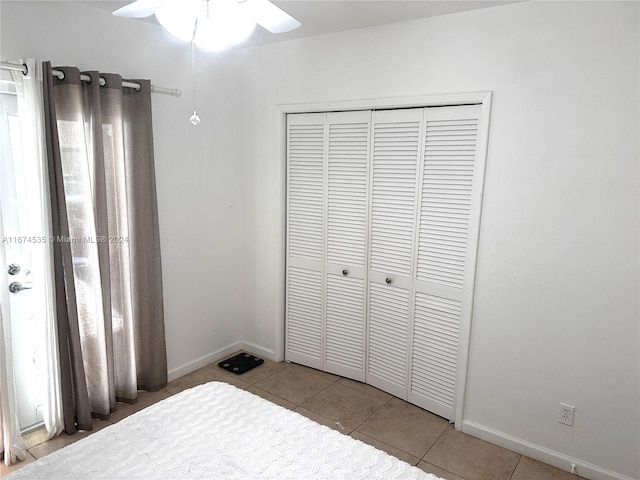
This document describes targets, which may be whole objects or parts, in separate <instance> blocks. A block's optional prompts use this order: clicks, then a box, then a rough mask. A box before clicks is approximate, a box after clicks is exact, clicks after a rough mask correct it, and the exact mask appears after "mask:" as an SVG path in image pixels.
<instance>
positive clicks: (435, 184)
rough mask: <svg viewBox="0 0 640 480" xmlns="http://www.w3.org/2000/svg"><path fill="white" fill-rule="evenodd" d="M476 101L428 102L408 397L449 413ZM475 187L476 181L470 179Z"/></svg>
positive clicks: (473, 156)
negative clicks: (434, 104)
mask: <svg viewBox="0 0 640 480" xmlns="http://www.w3.org/2000/svg"><path fill="white" fill-rule="evenodd" d="M479 115H480V106H477V105H470V106H459V107H441V108H430V109H427V113H426V122H425V143H424V152H423V158H422V161H423V166H422V168H423V173H422V181H421V194H420V206H419V229H418V241H417V246H418V251H417V262H416V263H417V268H416V281H415V290H416V293H415V313H414V330H413V352H412V368H411V388H410V392H409V400H410V401H411V402H413V403H415V404H417V405H419V406H421V407H424V408H426V409H427V410H430V411H432V412H434V413H437V414H438V415H441V416H443V417H445V418H448V419H453V418H454V414H455V394H456V369H457V362H458V353H459V338H460V323H461V318H462V315H463V308H469V302H464V297H465V295H464V293H465V292H464V288H465V279H467V278H470V277H472V275H470V272H469V269H470V268H475V265H470V264H469V262H468V261H467V259H468V256H469V228H470V219H471V211H472V208H477V205H474V204H473V198H474V190H473V189H474V177H475V168H476V150H477V147H476V146H477V136H478V123H479ZM476 188H477V186H476Z"/></svg>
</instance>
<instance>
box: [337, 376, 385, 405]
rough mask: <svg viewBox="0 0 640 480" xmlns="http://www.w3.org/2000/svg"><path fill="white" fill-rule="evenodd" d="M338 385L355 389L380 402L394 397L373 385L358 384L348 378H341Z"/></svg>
mask: <svg viewBox="0 0 640 480" xmlns="http://www.w3.org/2000/svg"><path fill="white" fill-rule="evenodd" d="M336 383H339V384H340V385H345V386H347V387H351V388H354V389H356V390H358V391H360V392H362V393H366V394H367V395H370V396H372V397H374V398H378V399H380V400H385V401H386V400H390V399H391V398H392V397H393V395H391V394H390V393H387V392H383V391H382V390H380V389H377V388H376V387H372V386H371V385H367V384H366V383H362V382H358V381H356V380H350V379H348V378H340V379H339V380H338V381H337V382H336Z"/></svg>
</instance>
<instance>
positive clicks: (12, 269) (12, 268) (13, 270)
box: [7, 263, 20, 275]
mask: <svg viewBox="0 0 640 480" xmlns="http://www.w3.org/2000/svg"><path fill="white" fill-rule="evenodd" d="M7 272H8V273H9V275H17V274H19V273H20V265H18V264H17V263H12V264H11V265H9V268H8V269H7Z"/></svg>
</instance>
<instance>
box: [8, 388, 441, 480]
mask: <svg viewBox="0 0 640 480" xmlns="http://www.w3.org/2000/svg"><path fill="white" fill-rule="evenodd" d="M6 478H7V479H11V480H18V479H29V480H36V479H43V480H45V479H46V480H52V479H65V480H66V479H154V480H160V479H209V478H211V479H238V480H252V479H291V480H306V479H373V478H375V479H423V480H435V479H438V477H436V476H434V475H431V474H428V473H425V472H423V471H421V470H419V469H417V468H415V467H412V466H410V465H409V464H407V463H404V462H402V461H400V460H398V459H397V458H395V457H392V456H390V455H387V454H386V453H384V452H382V451H380V450H377V449H375V448H373V447H371V446H369V445H366V444H364V443H362V442H360V441H358V440H355V439H353V438H351V437H348V436H346V435H343V434H341V433H339V432H337V431H334V430H332V429H330V428H328V427H325V426H323V425H319V424H317V423H315V422H313V421H311V420H309V419H308V418H306V417H303V416H302V415H300V414H298V413H295V412H292V411H290V410H287V409H285V408H282V407H280V406H278V405H275V404H273V403H271V402H268V401H267V400H264V399H262V398H260V397H257V396H256V395H253V394H251V393H249V392H246V391H244V390H240V389H238V388H236V387H233V386H231V385H228V384H226V383H220V382H212V383H207V384H204V385H200V386H198V387H195V388H192V389H189V390H186V391H184V392H182V393H179V394H177V395H174V396H173V397H170V398H168V399H166V400H163V401H162V402H160V403H157V404H155V405H153V406H151V407H148V408H146V409H144V410H142V411H140V412H138V413H135V414H134V415H131V416H130V417H127V418H125V419H124V420H122V421H120V422H118V423H117V424H115V425H112V426H109V427H107V428H104V429H102V430H100V431H98V432H96V433H94V434H92V435H90V436H89V437H86V438H84V439H82V440H79V441H77V442H75V443H73V444H71V445H69V446H67V447H65V448H63V449H61V450H58V451H56V452H54V453H52V454H50V455H48V456H46V457H43V458H41V459H40V460H38V461H36V462H33V463H31V464H28V465H25V466H24V467H22V468H21V469H19V470H17V471H15V472H14V473H12V474H11V475H9V476H8V477H6Z"/></svg>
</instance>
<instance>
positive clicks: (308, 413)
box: [294, 407, 351, 435]
mask: <svg viewBox="0 0 640 480" xmlns="http://www.w3.org/2000/svg"><path fill="white" fill-rule="evenodd" d="M294 412H297V413H299V414H300V415H304V416H305V417H307V418H309V419H311V420H313V421H314V422H316V423H319V424H320V425H324V426H325V427H329V428H332V429H334V430H336V431H338V432H340V433H343V434H345V435H349V434H350V433H351V429H348V428H346V427H344V426H343V425H338V424H337V423H336V422H334V421H333V420H331V419H329V418H327V417H323V416H322V415H320V414H317V413H315V412H312V411H310V410H307V409H306V408H302V407H296V408H295V410H294Z"/></svg>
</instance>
